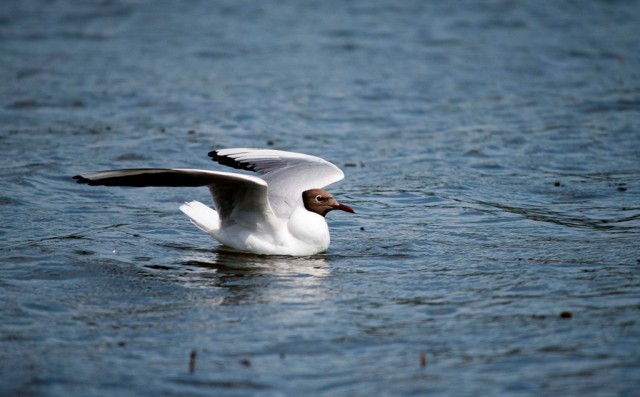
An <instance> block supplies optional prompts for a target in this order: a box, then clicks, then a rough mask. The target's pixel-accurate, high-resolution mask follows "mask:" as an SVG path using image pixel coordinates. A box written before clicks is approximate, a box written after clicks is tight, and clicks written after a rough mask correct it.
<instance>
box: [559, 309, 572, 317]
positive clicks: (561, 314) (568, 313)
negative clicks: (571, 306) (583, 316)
mask: <svg viewBox="0 0 640 397" xmlns="http://www.w3.org/2000/svg"><path fill="white" fill-rule="evenodd" d="M571 317H573V313H571V312H570V311H568V310H565V311H563V312H562V313H560V318H571Z"/></svg>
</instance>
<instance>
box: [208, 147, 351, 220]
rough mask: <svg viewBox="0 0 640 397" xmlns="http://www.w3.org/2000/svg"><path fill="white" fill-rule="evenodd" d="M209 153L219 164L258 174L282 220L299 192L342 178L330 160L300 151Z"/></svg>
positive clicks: (223, 150)
mask: <svg viewBox="0 0 640 397" xmlns="http://www.w3.org/2000/svg"><path fill="white" fill-rule="evenodd" d="M209 156H210V157H211V158H212V159H213V160H214V161H216V162H218V163H220V164H222V165H226V166H229V167H233V168H237V169H243V170H249V171H255V172H258V173H259V174H261V175H262V179H264V180H265V181H266V182H267V184H268V186H269V192H268V195H269V202H270V203H271V208H272V209H273V211H274V212H275V214H276V215H277V216H278V217H280V218H283V219H286V218H288V217H289V216H290V215H291V213H292V211H293V209H294V208H295V206H296V205H297V204H298V203H299V201H301V200H302V192H304V191H305V190H309V189H313V188H323V187H325V186H327V185H330V184H332V183H335V182H337V181H339V180H341V179H343V178H344V173H343V172H342V171H341V170H340V169H339V168H338V167H336V166H335V165H333V164H332V163H330V162H328V161H326V160H323V159H321V158H319V157H315V156H310V155H308V154H302V153H294V152H285V151H282V150H270V149H248V148H237V149H221V150H214V151H212V152H209Z"/></svg>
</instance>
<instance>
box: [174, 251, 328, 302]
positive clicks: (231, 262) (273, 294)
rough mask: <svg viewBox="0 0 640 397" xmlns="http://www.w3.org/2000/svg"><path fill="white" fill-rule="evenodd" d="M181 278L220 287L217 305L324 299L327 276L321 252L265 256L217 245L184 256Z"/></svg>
mask: <svg viewBox="0 0 640 397" xmlns="http://www.w3.org/2000/svg"><path fill="white" fill-rule="evenodd" d="M184 259H185V260H184V262H183V268H186V269H187V271H188V272H187V273H186V274H184V275H183V277H181V278H182V279H183V280H184V281H186V282H187V283H188V284H190V285H191V286H193V287H201V288H202V287H204V288H211V287H219V288H224V289H225V290H226V293H225V294H224V299H223V300H222V301H221V303H220V304H222V305H229V304H245V303H256V302H297V303H300V302H310V301H316V300H324V299H326V297H327V293H326V291H325V289H324V287H323V279H324V278H325V277H327V276H329V275H330V271H329V269H328V266H327V260H326V257H325V256H324V255H314V256H309V257H290V256H264V255H254V254H248V253H244V252H238V251H233V250H230V249H227V248H218V249H217V250H215V251H213V252H210V253H206V254H205V253H200V254H197V255H190V256H187V257H186V258H184Z"/></svg>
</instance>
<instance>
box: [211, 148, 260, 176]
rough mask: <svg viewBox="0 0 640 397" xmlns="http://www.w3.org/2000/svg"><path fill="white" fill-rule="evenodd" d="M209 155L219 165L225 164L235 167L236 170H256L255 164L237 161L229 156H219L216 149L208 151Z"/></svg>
mask: <svg viewBox="0 0 640 397" xmlns="http://www.w3.org/2000/svg"><path fill="white" fill-rule="evenodd" d="M209 157H211V159H212V160H213V161H215V162H216V163H218V164H221V165H226V166H227V167H231V168H235V169H238V170H246V171H255V170H256V166H255V165H254V164H251V163H246V162H242V161H238V160H236V159H234V158H232V157H229V156H221V155H220V154H218V151H217V150H212V151H210V152H209Z"/></svg>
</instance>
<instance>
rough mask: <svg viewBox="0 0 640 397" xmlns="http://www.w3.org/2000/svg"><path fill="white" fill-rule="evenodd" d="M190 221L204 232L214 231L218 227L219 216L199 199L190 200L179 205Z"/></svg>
mask: <svg viewBox="0 0 640 397" xmlns="http://www.w3.org/2000/svg"><path fill="white" fill-rule="evenodd" d="M180 211H182V212H184V213H185V214H186V215H187V216H188V217H189V218H190V219H191V222H192V223H193V224H194V225H196V226H197V227H199V228H200V229H201V230H202V231H204V232H206V233H210V234H211V233H216V232H217V231H218V230H219V229H220V216H218V213H217V212H216V211H215V210H214V209H213V208H211V207H209V206H208V205H205V204H202V203H201V202H199V201H190V202H188V203H184V204H182V205H181V206H180Z"/></svg>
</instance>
